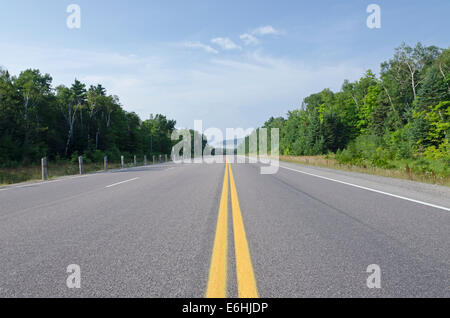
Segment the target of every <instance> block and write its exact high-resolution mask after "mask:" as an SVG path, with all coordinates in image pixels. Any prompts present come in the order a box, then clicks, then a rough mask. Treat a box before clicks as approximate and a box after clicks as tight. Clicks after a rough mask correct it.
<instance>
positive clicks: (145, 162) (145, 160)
mask: <svg viewBox="0 0 450 318" xmlns="http://www.w3.org/2000/svg"><path fill="white" fill-rule="evenodd" d="M144 166H147V155H144Z"/></svg>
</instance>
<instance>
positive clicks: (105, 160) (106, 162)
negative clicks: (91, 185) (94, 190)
mask: <svg viewBox="0 0 450 318" xmlns="http://www.w3.org/2000/svg"><path fill="white" fill-rule="evenodd" d="M103 162H104V167H105V171H108V156H105V158H103Z"/></svg>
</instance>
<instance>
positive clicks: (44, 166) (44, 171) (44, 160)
mask: <svg viewBox="0 0 450 318" xmlns="http://www.w3.org/2000/svg"><path fill="white" fill-rule="evenodd" d="M41 166H42V180H43V181H45V180H47V157H44V158H42V159H41Z"/></svg>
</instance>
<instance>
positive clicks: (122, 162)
mask: <svg viewBox="0 0 450 318" xmlns="http://www.w3.org/2000/svg"><path fill="white" fill-rule="evenodd" d="M120 165H121V167H122V169H123V168H124V166H125V164H124V159H123V156H120Z"/></svg>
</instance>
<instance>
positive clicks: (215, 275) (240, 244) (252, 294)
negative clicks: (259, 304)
mask: <svg viewBox="0 0 450 318" xmlns="http://www.w3.org/2000/svg"><path fill="white" fill-rule="evenodd" d="M228 179H230V181H229V182H228ZM229 186H230V188H231V207H232V211H233V232H234V250H235V257H236V276H237V283H238V296H239V297H240V298H258V289H257V287H256V280H255V274H254V272H253V266H252V261H251V257H250V250H249V248H248V242H247V236H246V234H245V227H244V221H243V220H242V213H241V208H240V206H239V198H238V194H237V190H236V184H235V182H234V177H233V171H232V169H231V165H230V164H229V163H228V162H227V164H226V167H225V177H224V182H223V188H222V197H221V199H220V206H219V216H218V221H217V229H216V237H215V240H214V248H213V252H212V257H211V265H210V269H209V279H208V286H207V290H206V297H207V298H226V297H227V277H228V275H227V267H228V188H229Z"/></svg>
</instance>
